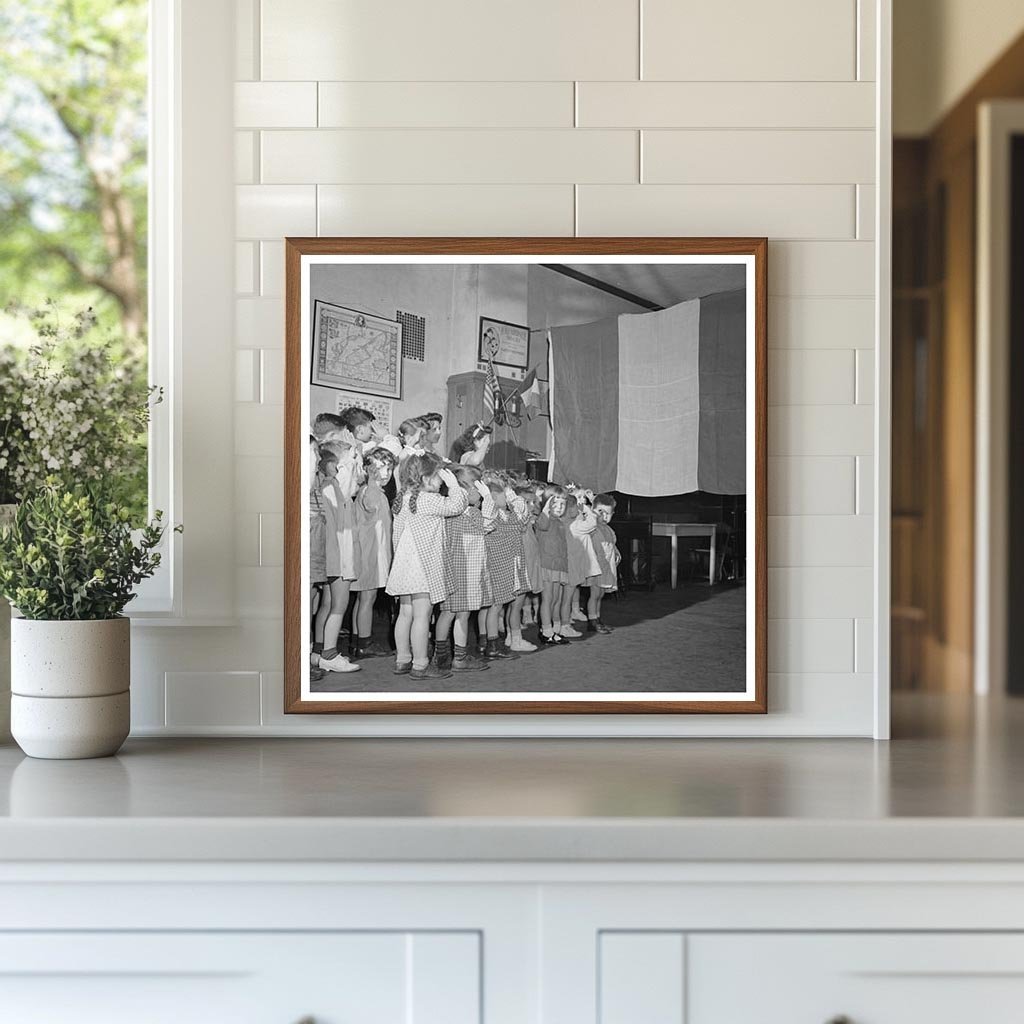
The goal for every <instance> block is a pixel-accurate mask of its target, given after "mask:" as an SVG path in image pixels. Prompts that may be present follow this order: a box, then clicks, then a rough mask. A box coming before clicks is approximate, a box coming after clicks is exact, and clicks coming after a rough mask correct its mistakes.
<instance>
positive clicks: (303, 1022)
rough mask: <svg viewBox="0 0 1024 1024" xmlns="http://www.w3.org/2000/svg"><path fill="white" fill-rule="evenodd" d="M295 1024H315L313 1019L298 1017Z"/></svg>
mask: <svg viewBox="0 0 1024 1024" xmlns="http://www.w3.org/2000/svg"><path fill="white" fill-rule="evenodd" d="M295 1024H316V1019H315V1018H314V1017H300V1018H299V1019H298V1020H297V1021H296V1022H295Z"/></svg>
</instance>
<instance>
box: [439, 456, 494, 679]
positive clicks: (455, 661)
mask: <svg viewBox="0 0 1024 1024" xmlns="http://www.w3.org/2000/svg"><path fill="white" fill-rule="evenodd" d="M452 472H453V473H454V475H455V478H456V479H457V480H458V481H459V486H460V487H461V488H462V490H463V491H464V492H465V493H466V499H467V501H468V502H469V504H468V505H467V506H466V509H465V511H464V512H462V513H461V514H460V515H457V516H450V517H449V518H447V519H445V521H444V527H445V572H446V574H447V576H448V580H449V588H450V593H449V594H448V596H447V597H446V598H445V599H444V601H442V602H441V611H440V613H439V614H438V616H437V625H436V627H435V630H434V664H435V666H436V667H437V669H438V670H440V671H445V670H447V669H451V670H452V671H453V672H471V671H480V670H482V669H486V668H489V666H488V664H487V662H486V661H484V660H483V659H481V658H478V657H476V656H475V655H473V654H472V653H471V652H470V650H469V613H470V612H478V611H480V609H487V608H489V607H490V605H491V579H490V575H489V574H488V572H487V543H486V540H485V537H486V535H487V534H488V533H490V531H491V530H493V529H494V522H495V516H496V514H497V509H496V507H495V505H494V499H493V498H492V497H491V492H490V490H489V488H487V487H485V486H484V485H483V484H482V483H481V482H480V471H479V470H478V469H475V468H474V467H472V466H459V467H458V468H457V469H454V470H453V471H452ZM453 624H454V627H455V649H454V657H453V651H452V640H451V636H450V634H451V632H452V626H453Z"/></svg>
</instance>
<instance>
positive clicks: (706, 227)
mask: <svg viewBox="0 0 1024 1024" xmlns="http://www.w3.org/2000/svg"><path fill="white" fill-rule="evenodd" d="M578 192H579V200H578V208H579V216H578V222H577V232H578V234H581V235H765V236H768V237H770V238H772V237H774V238H807V239H814V238H849V239H852V238H854V236H855V231H856V227H855V223H854V213H855V193H854V186H853V185H776V184H771V185H754V184H748V185H650V184H648V185H586V184H584V185H580V186H579V189H578Z"/></svg>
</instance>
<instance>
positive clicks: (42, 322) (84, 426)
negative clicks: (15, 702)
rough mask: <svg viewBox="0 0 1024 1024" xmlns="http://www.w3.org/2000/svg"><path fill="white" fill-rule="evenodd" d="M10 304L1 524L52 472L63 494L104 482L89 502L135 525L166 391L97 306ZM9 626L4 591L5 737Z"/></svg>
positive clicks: (1, 419) (0, 645)
mask: <svg viewBox="0 0 1024 1024" xmlns="http://www.w3.org/2000/svg"><path fill="white" fill-rule="evenodd" d="M4 313H5V316H4V317H3V318H0V528H2V526H3V524H4V523H5V522H10V520H11V519H12V517H13V516H14V514H15V510H16V509H17V507H18V505H19V504H20V503H22V502H24V501H27V500H31V498H32V496H33V495H36V494H38V493H39V492H40V491H41V490H42V489H43V488H44V487H46V486H47V480H48V478H51V477H52V478H55V479H57V480H59V481H60V482H61V486H62V488H63V490H62V493H63V492H64V491H69V492H71V493H77V491H78V489H80V488H87V489H89V490H90V493H91V494H98V493H99V490H100V489H101V490H102V494H103V497H102V499H101V498H98V497H96V498H93V497H90V501H93V500H95V501H97V502H99V503H100V504H101V505H103V506H105V505H106V504H109V503H111V502H113V503H114V504H116V506H117V507H118V510H119V513H118V514H119V515H120V514H121V513H122V512H124V513H126V514H127V516H128V520H127V521H128V522H129V523H130V524H132V525H138V524H140V523H142V522H144V520H145V517H146V511H147V499H146V490H147V489H146V480H147V451H146V427H147V424H148V422H149V413H150V406H151V404H153V403H154V402H158V401H160V397H161V394H160V391H159V390H158V389H156V388H151V387H149V385H148V382H147V381H146V376H145V367H144V365H143V364H142V363H141V361H140V360H139V359H138V358H137V357H134V356H132V355H131V354H129V353H123V352H121V351H119V346H118V344H117V342H116V339H110V338H101V337H99V336H98V335H99V332H98V330H97V326H96V318H95V316H94V314H93V313H92V311H91V310H84V311H82V312H79V313H77V314H75V315H74V316H70V317H69V316H66V315H64V316H62V315H61V314H60V312H59V310H58V307H57V305H56V304H55V303H52V302H48V303H46V304H45V306H44V307H43V308H41V309H29V308H26V307H21V306H9V307H7V309H6V310H5V311H4ZM79 496H80V495H79ZM4 557H5V556H0V564H2V561H3V558H4ZM99 568H101V570H102V566H100V567H99ZM104 571H105V570H104ZM23 614H25V612H24V610H23ZM83 617H84V616H79V618H83ZM12 628H20V627H17V626H14V627H12V624H11V621H10V607H9V605H8V603H7V601H6V600H4V598H3V596H2V593H0V736H2V735H6V732H7V716H8V711H9V707H10V705H9V702H8V699H7V694H8V692H9V690H10V662H9V659H8V649H9V645H10V631H11V629H12ZM122 628H123V627H122Z"/></svg>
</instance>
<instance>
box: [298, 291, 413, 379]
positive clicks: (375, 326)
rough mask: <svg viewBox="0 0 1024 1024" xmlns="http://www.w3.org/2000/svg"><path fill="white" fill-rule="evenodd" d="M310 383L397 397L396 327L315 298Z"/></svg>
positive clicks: (398, 358) (399, 346) (399, 374)
mask: <svg viewBox="0 0 1024 1024" xmlns="http://www.w3.org/2000/svg"><path fill="white" fill-rule="evenodd" d="M310 382H311V383H313V384H318V385H320V387H325V388H335V389H337V390H348V391H358V392H360V393H361V394H366V395H380V396H381V397H383V398H401V397H402V325H401V324H400V323H399V322H398V321H397V320H388V319H387V318H386V317H382V316H375V315H374V314H373V313H364V312H361V311H360V310H358V309H348V308H347V307H345V306H336V305H334V304H332V303H330V302H322V301H319V300H318V301H317V302H316V303H315V307H314V310H313V354H312V359H311V360H310Z"/></svg>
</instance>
